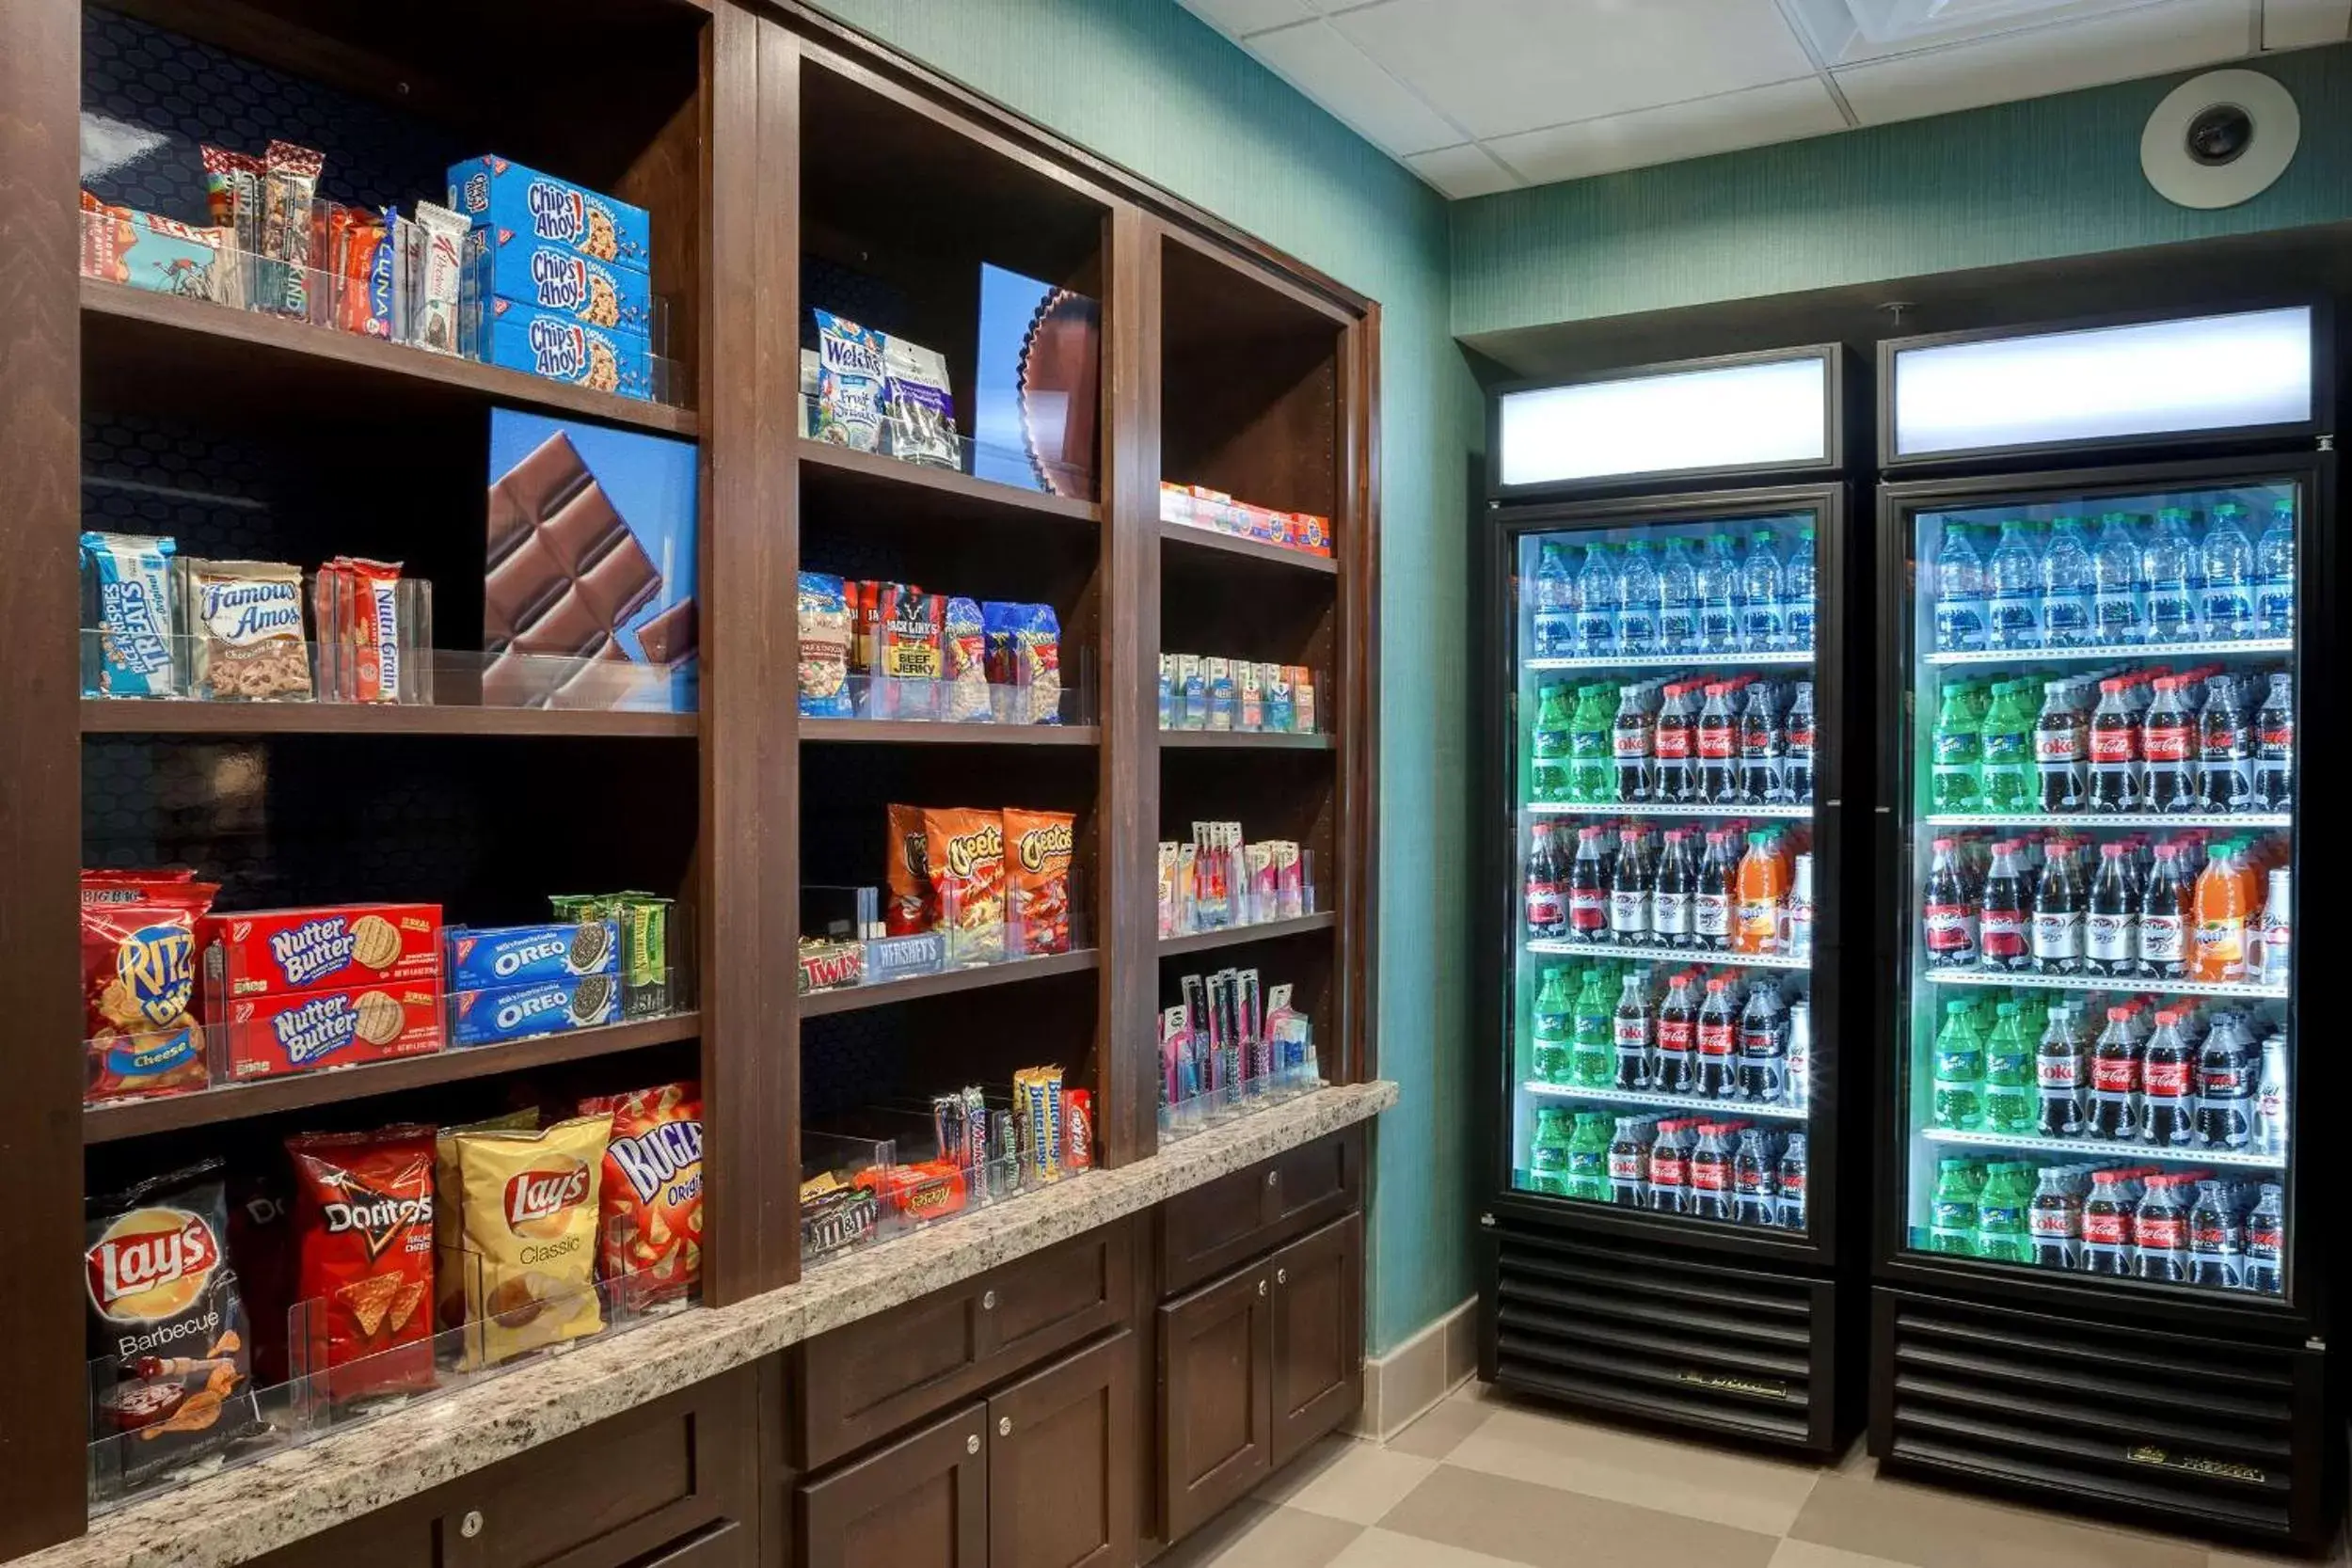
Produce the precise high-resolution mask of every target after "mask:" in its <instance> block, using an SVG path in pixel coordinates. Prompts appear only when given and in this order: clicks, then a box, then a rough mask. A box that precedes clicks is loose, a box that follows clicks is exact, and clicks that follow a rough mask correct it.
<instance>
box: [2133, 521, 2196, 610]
mask: <svg viewBox="0 0 2352 1568" xmlns="http://www.w3.org/2000/svg"><path fill="white" fill-rule="evenodd" d="M2196 553H2197V546H2195V545H2194V544H2192V543H2191V542H2190V541H2189V537H2188V514H2187V513H2186V512H2185V511H2183V510H2182V509H2181V508H2179V507H2177V506H2168V507H2166V508H2165V509H2164V510H2163V511H2161V512H2159V513H2157V514H2156V526H2155V530H2154V531H2153V532H2152V533H2150V534H2149V535H2148V544H2147V546H2146V547H2145V548H2143V549H2142V550H2141V551H2140V552H2139V559H2140V562H2141V564H2140V578H2141V579H2142V580H2143V581H2145V582H2146V583H2147V585H2148V641H2151V642H2194V641H2197V609H2198V606H2197V601H2196V600H2195V599H2194V598H2193V597H2191V596H2190V594H2189V583H2188V574H2189V559H2190V557H2191V556H2193V555H2195V554H2196Z"/></svg>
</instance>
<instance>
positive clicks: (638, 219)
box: [449, 157, 653, 272]
mask: <svg viewBox="0 0 2352 1568" xmlns="http://www.w3.org/2000/svg"><path fill="white" fill-rule="evenodd" d="M449 205H450V207H451V210H453V211H454V212H456V213H459V214H463V215H464V216H465V219H466V221H467V223H468V224H469V226H471V227H473V228H475V229H484V228H486V229H489V230H493V231H494V232H493V235H492V238H493V239H494V240H495V239H496V238H498V237H499V236H501V235H507V234H515V235H526V236H528V237H530V238H532V239H534V240H544V241H548V242H551V243H553V244H556V245H568V246H569V247H570V248H572V249H573V250H576V251H578V252H580V254H581V255H582V256H585V257H587V258H588V259H589V260H591V261H606V262H610V263H612V265H615V266H621V267H630V268H634V269H635V270H636V271H638V272H645V271H648V270H650V268H651V264H652V256H653V223H652V219H651V218H650V217H648V216H647V215H646V213H645V210H644V208H643V207H632V206H630V205H629V204H628V202H626V201H615V200H613V199H612V198H611V197H609V196H604V195H601V194H599V193H598V192H596V191H592V190H589V189H587V188H585V187H584V186H580V185H575V184H573V183H571V182H569V181H565V180H557V179H554V178H552V177H550V176H548V175H545V174H541V173H540V172H539V171H538V170H536V169H530V168H525V167H523V166H522V165H520V164H517V163H514V162H511V161H510V160H508V159H505V158H499V157H481V158H469V159H467V160H466V161H465V162H464V163H462V164H456V165H453V166H451V168H450V171H449Z"/></svg>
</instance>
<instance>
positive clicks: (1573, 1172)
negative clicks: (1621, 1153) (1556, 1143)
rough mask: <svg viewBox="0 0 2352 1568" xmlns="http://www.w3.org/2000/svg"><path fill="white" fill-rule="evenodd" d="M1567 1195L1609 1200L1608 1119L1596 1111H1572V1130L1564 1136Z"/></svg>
mask: <svg viewBox="0 0 2352 1568" xmlns="http://www.w3.org/2000/svg"><path fill="white" fill-rule="evenodd" d="M1567 1196H1570V1197H1581V1198H1588V1199H1590V1200H1591V1201H1593V1202H1595V1203H1606V1202H1608V1201H1609V1196H1610V1194H1609V1122H1608V1118H1607V1117H1602V1116H1600V1115H1599V1114H1598V1113H1597V1112H1592V1111H1579V1112H1578V1113H1577V1114H1576V1132H1575V1134H1574V1135H1573V1136H1572V1137H1570V1138H1569V1139H1568V1189H1567Z"/></svg>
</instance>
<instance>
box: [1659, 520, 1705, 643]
mask: <svg viewBox="0 0 2352 1568" xmlns="http://www.w3.org/2000/svg"><path fill="white" fill-rule="evenodd" d="M1698 641H1699V620H1698V573H1697V571H1696V569H1695V568H1693V567H1692V564H1691V542H1690V541H1689V540H1687V539H1669V540H1667V541H1666V562H1665V564H1664V565H1662V566H1661V567H1660V568H1659V569H1658V651H1659V652H1661V653H1667V654H1687V653H1689V652H1690V651H1691V650H1692V649H1693V648H1695V647H1697V646H1698Z"/></svg>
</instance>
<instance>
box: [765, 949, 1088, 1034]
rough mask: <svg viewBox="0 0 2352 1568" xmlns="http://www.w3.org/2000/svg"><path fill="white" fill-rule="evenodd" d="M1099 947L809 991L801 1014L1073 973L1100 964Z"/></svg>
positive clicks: (882, 1004) (857, 1008)
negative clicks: (874, 982) (939, 972)
mask: <svg viewBox="0 0 2352 1568" xmlns="http://www.w3.org/2000/svg"><path fill="white" fill-rule="evenodd" d="M1102 962H1103V956H1102V951H1101V949H1099V948H1093V947H1088V948H1082V949H1081V950H1079V951H1078V952H1075V953H1057V954H1054V955H1052V956H1051V957H1049V958H1020V959H1016V960H1014V961H1013V962H1010V963H1001V964H983V965H981V966H979V967H978V968H975V969H950V970H947V971H946V972H944V973H942V974H916V975H912V976H910V977H908V978H907V979H904V980H890V981H886V982H884V983H883V984H882V985H879V986H845V987H843V988H842V989H841V990H818V991H810V992H809V993H808V994H806V995H805V996H803V997H802V998H801V1001H800V1011H801V1016H802V1017H803V1018H822V1017H823V1016H825V1015H826V1014H828V1013H853V1012H859V1011H862V1010H863V1009H865V1008H867V1007H887V1006H890V1005H891V1004H893V1003H896V1002H914V1001H917V1000H919V999H921V998H923V997H926V996H947V995H951V994H953V993H954V992H956V991H960V990H981V989H983V988H985V987H989V986H1009V985H1017V984H1019V983H1021V982H1022V981H1025V980H1042V979H1045V978H1047V977H1048V976H1051V975H1055V974H1079V973H1081V972H1083V971H1085V970H1089V969H1099V968H1101V967H1102Z"/></svg>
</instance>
